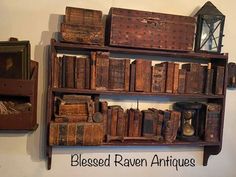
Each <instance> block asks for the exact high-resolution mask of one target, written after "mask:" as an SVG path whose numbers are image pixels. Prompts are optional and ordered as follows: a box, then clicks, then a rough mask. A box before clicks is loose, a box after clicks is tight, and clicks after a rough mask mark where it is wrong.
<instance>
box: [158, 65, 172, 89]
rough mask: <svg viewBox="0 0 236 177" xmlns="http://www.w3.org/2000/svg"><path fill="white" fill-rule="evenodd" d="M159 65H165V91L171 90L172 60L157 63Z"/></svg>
mask: <svg viewBox="0 0 236 177" xmlns="http://www.w3.org/2000/svg"><path fill="white" fill-rule="evenodd" d="M159 65H160V66H163V67H166V93H172V92H173V83H174V69H175V63H174V62H163V63H160V64H159Z"/></svg>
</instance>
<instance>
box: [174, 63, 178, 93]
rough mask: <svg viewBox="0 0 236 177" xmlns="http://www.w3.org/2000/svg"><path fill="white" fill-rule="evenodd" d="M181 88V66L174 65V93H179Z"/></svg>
mask: <svg viewBox="0 0 236 177" xmlns="http://www.w3.org/2000/svg"><path fill="white" fill-rule="evenodd" d="M178 86H179V64H178V63H175V64H174V75H173V93H178Z"/></svg>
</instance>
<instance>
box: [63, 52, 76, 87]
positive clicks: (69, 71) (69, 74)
mask: <svg viewBox="0 0 236 177" xmlns="http://www.w3.org/2000/svg"><path fill="white" fill-rule="evenodd" d="M75 58H76V57H75V56H67V55H64V56H63V58H62V65H63V66H62V67H63V71H62V72H63V87H65V88H75Z"/></svg>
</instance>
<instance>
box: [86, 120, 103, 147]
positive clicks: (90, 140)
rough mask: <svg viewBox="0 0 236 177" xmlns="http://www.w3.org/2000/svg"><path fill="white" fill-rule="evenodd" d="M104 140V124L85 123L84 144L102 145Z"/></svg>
mask: <svg viewBox="0 0 236 177" xmlns="http://www.w3.org/2000/svg"><path fill="white" fill-rule="evenodd" d="M102 140H103V126H102V124H100V123H84V136H83V145H85V146H95V145H100V144H101V143H102Z"/></svg>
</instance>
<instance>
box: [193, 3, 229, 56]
mask: <svg viewBox="0 0 236 177" xmlns="http://www.w3.org/2000/svg"><path fill="white" fill-rule="evenodd" d="M195 16H196V17H197V31H196V39H195V52H214V53H220V52H221V47H222V38H223V36H224V35H223V30H224V22H225V16H224V15H223V14H222V13H221V12H220V11H219V10H218V9H217V8H216V7H215V6H214V5H213V4H212V3H211V2H210V1H208V2H206V3H205V4H204V6H203V7H202V8H201V9H200V10H199V11H198V12H197V13H196V15H195Z"/></svg>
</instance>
